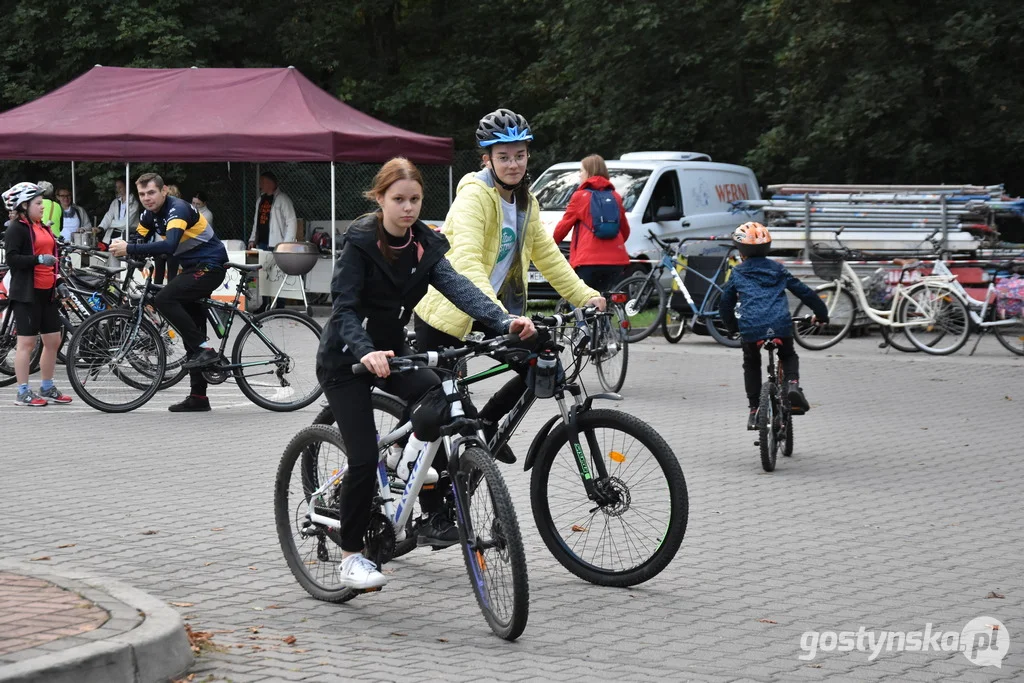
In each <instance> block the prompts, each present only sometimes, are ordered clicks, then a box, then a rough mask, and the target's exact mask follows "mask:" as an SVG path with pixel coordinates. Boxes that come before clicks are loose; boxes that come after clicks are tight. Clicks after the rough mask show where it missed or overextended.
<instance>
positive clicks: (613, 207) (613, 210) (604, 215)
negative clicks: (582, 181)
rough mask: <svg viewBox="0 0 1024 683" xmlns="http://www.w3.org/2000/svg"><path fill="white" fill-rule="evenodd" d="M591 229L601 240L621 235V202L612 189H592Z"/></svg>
mask: <svg viewBox="0 0 1024 683" xmlns="http://www.w3.org/2000/svg"><path fill="white" fill-rule="evenodd" d="M590 222H591V227H590V229H591V230H592V231H593V233H594V237H596V238H597V239H599V240H610V239H615V238H616V237H618V235H619V203H618V202H617V201H615V195H614V194H612V191H611V190H590Z"/></svg>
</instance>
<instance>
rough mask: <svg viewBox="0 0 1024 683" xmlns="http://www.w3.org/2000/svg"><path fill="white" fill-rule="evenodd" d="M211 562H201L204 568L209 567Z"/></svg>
mask: <svg viewBox="0 0 1024 683" xmlns="http://www.w3.org/2000/svg"><path fill="white" fill-rule="evenodd" d="M211 564H213V562H203V566H204V567H209V566H210V565H211Z"/></svg>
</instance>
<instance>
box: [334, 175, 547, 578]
mask: <svg viewBox="0 0 1024 683" xmlns="http://www.w3.org/2000/svg"><path fill="white" fill-rule="evenodd" d="M366 194H367V197H368V198H370V199H372V200H373V201H376V202H377V203H378V204H379V206H380V209H379V210H378V211H377V212H375V213H372V214H368V215H366V216H363V217H362V218H360V219H358V220H356V221H355V222H354V223H353V224H352V225H351V226H350V227H349V229H348V233H347V235H346V240H345V247H344V249H343V250H342V252H341V256H340V257H339V258H338V261H337V263H336V264H335V267H334V276H333V279H332V281H331V295H332V298H333V311H332V313H331V318H330V320H329V321H328V323H327V326H326V327H325V329H324V332H323V335H322V336H321V338H320V349H319V351H318V352H317V359H316V360H317V363H316V365H317V378H318V379H319V380H320V385H321V386H322V387H323V390H324V395H325V396H326V397H327V400H328V402H329V403H330V406H331V412H332V413H333V414H334V419H335V420H336V421H337V423H338V429H339V431H340V432H341V435H342V437H343V438H344V441H345V444H346V447H347V456H348V471H347V472H346V474H345V478H344V480H343V482H342V494H341V510H340V512H341V550H342V562H341V566H340V568H339V573H340V578H341V583H342V585H345V586H348V587H350V588H358V589H364V588H375V587H380V586H383V585H384V584H385V583H386V579H385V577H384V575H383V574H381V573H380V572H379V571H377V568H376V566H375V565H374V564H373V562H371V561H370V560H368V559H366V558H365V557H364V556H363V554H362V551H363V538H364V536H365V535H366V528H367V525H368V524H369V517H370V507H371V506H370V503H371V501H372V499H373V492H374V486H375V483H376V480H375V472H376V467H377V433H376V427H375V423H374V419H373V408H372V406H371V404H370V390H371V388H372V387H373V386H374V385H375V384H376V385H377V386H379V387H381V388H382V389H383V390H384V391H386V392H388V393H390V394H395V395H397V396H399V397H401V398H403V399H405V400H406V401H407V402H408V403H409V404H410V405H411V404H412V403H414V402H415V400H416V399H418V398H419V397H420V396H422V395H423V394H424V393H425V392H426V391H427V390H429V389H430V388H431V387H433V386H435V385H436V384H438V383H439V382H440V379H439V378H438V377H437V375H436V374H434V373H433V372H431V371H430V370H417V371H415V372H409V373H403V374H401V375H396V376H394V377H391V376H390V369H389V367H388V359H389V358H392V357H394V356H395V355H396V353H397V354H399V355H403V354H406V353H408V352H409V351H408V349H407V348H406V347H405V327H406V325H408V323H409V319H410V317H411V315H412V309H413V308H414V307H415V306H416V304H417V303H418V302H419V300H420V299H422V298H423V296H424V295H425V294H426V292H427V286H428V285H433V286H434V287H435V288H436V289H437V290H439V291H440V292H441V293H442V294H444V296H445V297H447V298H449V299H450V300H451V301H452V302H453V303H454V304H455V305H456V306H458V307H459V308H460V309H461V310H463V311H464V312H465V313H467V314H469V315H470V316H472V317H473V318H475V319H477V320H480V321H481V322H483V323H485V324H486V325H487V326H488V327H489V328H491V329H494V330H499V331H509V332H513V333H519V335H520V336H521V337H522V338H524V339H525V338H527V337H530V336H533V334H534V332H535V330H534V327H533V323H532V322H531V321H530V319H529V318H524V317H516V316H510V315H508V314H507V313H505V312H504V311H503V310H502V309H501V308H500V307H499V306H498V305H497V304H495V303H494V302H492V301H491V300H490V299H489V298H488V297H487V296H486V295H485V294H484V293H483V292H481V291H480V290H479V289H478V288H477V287H476V286H474V285H473V283H472V282H470V280H469V279H468V278H466V277H464V276H462V275H459V274H458V273H456V272H455V270H454V269H453V268H452V266H451V264H450V263H449V262H448V260H447V259H446V258H445V252H447V251H448V240H446V239H445V238H444V236H443V235H441V234H440V233H437V232H434V231H433V230H431V229H430V228H429V227H427V226H426V225H425V224H424V223H422V222H421V221H419V220H418V216H419V212H420V204H421V201H422V198H423V180H422V177H421V176H420V173H419V171H418V170H417V169H416V167H415V166H414V165H413V164H412V163H411V162H409V161H408V160H406V159H402V158H398V159H392V160H391V161H389V162H388V163H386V164H384V166H383V167H382V168H381V170H380V171H379V172H378V173H377V176H376V178H375V179H374V185H373V188H372V189H371V190H370V191H369V192H367V193H366ZM355 363H362V364H363V365H365V366H366V367H367V369H368V370H370V372H371V373H372V375H373V376H372V377H371V376H370V375H354V374H353V373H352V371H351V366H352V365H353V364H355ZM443 457H444V456H443V454H441V453H438V458H439V460H440V462H439V461H435V464H437V465H441V464H442V463H443ZM434 475H435V476H436V472H435V473H434ZM441 502H442V501H441V493H440V492H439V491H436V490H435V491H426V492H424V493H422V494H421V495H420V508H421V509H422V510H423V512H424V513H425V514H427V515H430V518H429V521H428V522H427V523H426V524H425V525H424V527H421V528H420V531H419V533H418V535H419V537H420V539H422V540H423V541H424V542H426V543H429V544H430V545H434V546H446V545H452V544H453V543H456V542H458V532H457V530H456V529H455V528H454V527H453V526H452V524H451V521H450V520H447V519H446V518H445V516H444V515H443V514H441V513H440V507H441Z"/></svg>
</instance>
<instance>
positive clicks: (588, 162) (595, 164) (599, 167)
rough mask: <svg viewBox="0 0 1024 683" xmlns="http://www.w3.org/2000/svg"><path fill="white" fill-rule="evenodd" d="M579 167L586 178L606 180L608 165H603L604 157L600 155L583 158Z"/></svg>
mask: <svg viewBox="0 0 1024 683" xmlns="http://www.w3.org/2000/svg"><path fill="white" fill-rule="evenodd" d="M580 166H582V167H583V170H584V171H586V172H587V175H588V176H593V175H596V176H601V177H602V178H604V179H605V180H608V165H607V164H605V163H604V157H602V156H601V155H600V154H591V155H590V156H587V157H583V161H581V162H580Z"/></svg>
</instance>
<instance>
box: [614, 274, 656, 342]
mask: <svg viewBox="0 0 1024 683" xmlns="http://www.w3.org/2000/svg"><path fill="white" fill-rule="evenodd" d="M614 289H615V291H617V292H623V293H625V295H626V303H625V305H624V306H623V310H624V311H625V313H626V318H627V319H628V320H629V330H628V331H627V333H626V339H627V341H629V342H631V343H632V342H638V341H640V340H641V339H646V338H647V337H648V336H650V334H651V333H652V332H654V330H656V329H658V325H660V324H661V322H662V320H663V319H664V317H665V307H666V305H667V302H666V298H667V297H666V296H665V293H664V292H663V291H662V289H661V283H659V282H658V281H657V280H656V278H655V277H654V276H652V275H649V274H646V275H633V276H632V277H627V278H626V279H625V280H623V281H622V282H620V283H619V284H617V285H616V286H615V287H614Z"/></svg>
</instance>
